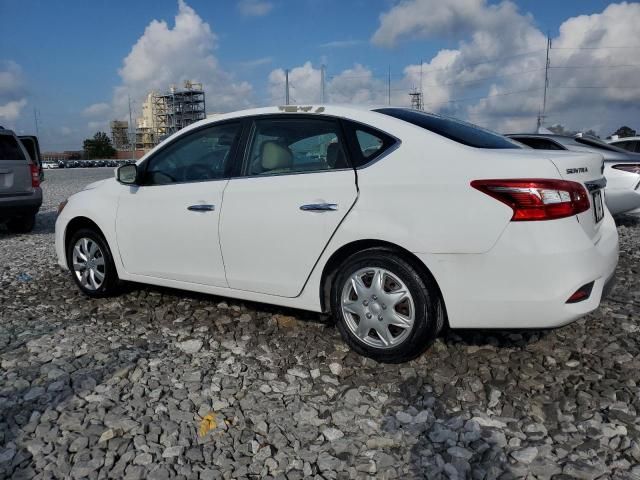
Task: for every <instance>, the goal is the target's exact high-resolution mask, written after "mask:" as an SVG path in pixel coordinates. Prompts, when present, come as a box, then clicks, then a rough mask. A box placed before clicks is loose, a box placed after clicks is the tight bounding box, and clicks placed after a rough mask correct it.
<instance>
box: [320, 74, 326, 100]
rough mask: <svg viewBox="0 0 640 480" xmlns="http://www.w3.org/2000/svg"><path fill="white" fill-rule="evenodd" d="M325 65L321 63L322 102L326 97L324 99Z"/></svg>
mask: <svg viewBox="0 0 640 480" xmlns="http://www.w3.org/2000/svg"><path fill="white" fill-rule="evenodd" d="M325 68H326V67H325V66H324V65H320V103H324V102H325V99H324V82H325V80H324V70H325Z"/></svg>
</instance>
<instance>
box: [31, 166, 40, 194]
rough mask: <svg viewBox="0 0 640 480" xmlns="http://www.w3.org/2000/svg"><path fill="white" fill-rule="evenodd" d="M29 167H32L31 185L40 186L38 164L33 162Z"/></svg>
mask: <svg viewBox="0 0 640 480" xmlns="http://www.w3.org/2000/svg"><path fill="white" fill-rule="evenodd" d="M29 168H30V169H31V186H32V187H33V188H36V187H39V186H40V170H39V169H38V166H37V165H34V164H33V163H32V164H30V165H29Z"/></svg>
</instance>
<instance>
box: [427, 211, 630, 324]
mask: <svg viewBox="0 0 640 480" xmlns="http://www.w3.org/2000/svg"><path fill="white" fill-rule="evenodd" d="M602 222H603V223H602V225H601V227H600V231H599V238H598V240H597V242H596V243H595V244H594V242H593V241H592V240H591V239H590V238H588V237H587V235H586V234H585V233H584V230H583V229H582V227H580V225H578V224H577V220H576V219H575V218H573V217H572V218H566V219H562V220H553V221H549V222H512V223H510V224H509V226H508V227H507V228H506V229H505V231H504V233H503V235H502V236H501V238H500V239H499V240H498V242H497V243H496V245H495V246H494V247H493V248H492V249H491V250H490V251H489V252H487V253H484V254H478V255H476V254H468V255H422V254H417V255H418V257H420V258H421V259H422V260H423V261H424V262H425V264H426V265H427V267H428V268H429V269H430V270H431V272H432V273H433V275H434V277H435V278H436V280H437V282H438V284H439V286H440V289H441V291H442V295H443V297H444V301H445V305H446V308H447V315H448V318H449V324H450V325H451V327H453V328H503V329H517V328H553V327H559V326H562V325H565V324H567V323H570V322H572V321H574V320H576V319H578V318H580V317H582V316H584V315H586V314H587V313H589V312H592V311H593V310H595V309H596V308H597V307H598V306H599V304H600V301H601V299H602V298H603V296H604V295H605V294H606V293H607V288H609V287H610V286H611V285H612V283H611V282H612V278H613V274H614V272H615V268H616V265H617V263H618V233H617V230H616V227H615V223H614V222H613V218H612V217H611V215H610V214H608V213H607V214H606V215H605V218H604V220H603V221H602ZM589 282H594V285H593V289H592V291H591V295H590V296H589V298H587V299H586V300H584V301H581V302H577V303H571V304H568V303H566V302H567V300H568V299H569V297H570V296H571V295H572V294H573V293H574V292H575V291H576V290H578V289H579V288H580V287H582V286H583V285H585V284H587V283H589Z"/></svg>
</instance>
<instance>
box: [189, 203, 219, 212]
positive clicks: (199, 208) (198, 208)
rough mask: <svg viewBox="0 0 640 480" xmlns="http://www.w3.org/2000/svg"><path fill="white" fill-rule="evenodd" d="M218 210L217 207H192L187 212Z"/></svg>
mask: <svg viewBox="0 0 640 480" xmlns="http://www.w3.org/2000/svg"><path fill="white" fill-rule="evenodd" d="M215 209H216V206H215V205H200V204H198V205H191V206H190V207H187V210H191V211H192V212H213V211H214V210H215Z"/></svg>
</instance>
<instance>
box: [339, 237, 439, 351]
mask: <svg viewBox="0 0 640 480" xmlns="http://www.w3.org/2000/svg"><path fill="white" fill-rule="evenodd" d="M376 272H379V273H380V275H379V276H377V275H376ZM354 278H359V279H360V283H358V282H355V283H354ZM377 278H382V279H383V283H382V284H381V285H382V287H376V286H374V284H373V282H374V280H375V279H377ZM376 285H380V284H378V283H376ZM363 287H364V288H363ZM401 291H405V292H407V293H408V295H404V296H403V295H402V294H400V293H399V292H401ZM330 297H331V312H332V314H333V316H334V317H335V319H336V324H337V327H338V330H339V331H340V334H341V335H342V337H343V339H344V340H345V342H346V343H347V344H348V345H349V347H351V349H353V350H354V351H356V352H357V353H359V354H361V355H364V356H367V357H370V358H372V359H374V360H376V361H378V362H383V363H400V362H405V361H408V360H411V359H413V358H415V357H417V356H418V355H420V354H421V353H422V352H423V351H424V350H426V349H427V347H429V345H431V343H433V341H434V340H435V339H436V337H437V336H438V333H439V332H440V330H441V329H442V326H443V324H444V309H443V308H442V302H441V299H440V294H439V290H438V287H437V285H436V283H435V280H433V278H430V277H428V278H425V277H424V276H422V275H420V273H419V272H418V271H417V270H416V269H415V268H414V267H413V266H412V265H411V264H410V263H409V262H407V260H405V259H404V258H403V257H402V256H401V255H398V254H397V253H396V252H395V251H393V250H390V249H386V248H371V249H367V250H364V251H362V252H359V253H356V254H354V255H352V256H351V257H349V258H348V259H347V260H346V261H345V262H344V263H343V264H342V265H341V266H340V267H339V268H338V272H337V274H336V275H335V277H334V281H333V284H332V285H331V296H330ZM398 300H399V301H398ZM396 302H397V303H396ZM394 303H395V305H392V304H394ZM362 319H364V321H365V322H366V323H364V324H363V323H361V322H362V321H363V320H362ZM389 322H392V323H389ZM400 325H402V326H400Z"/></svg>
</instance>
